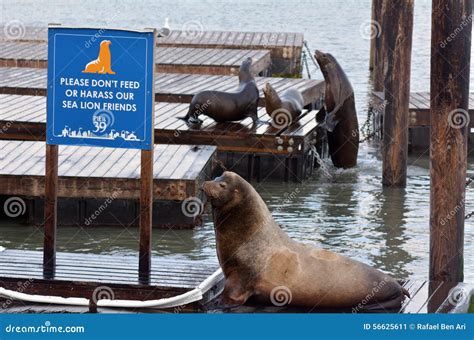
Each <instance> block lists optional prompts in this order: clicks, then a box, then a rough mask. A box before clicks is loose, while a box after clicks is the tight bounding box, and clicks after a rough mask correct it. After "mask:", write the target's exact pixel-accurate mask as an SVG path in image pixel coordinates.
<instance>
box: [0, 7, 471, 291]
mask: <svg viewBox="0 0 474 340" xmlns="http://www.w3.org/2000/svg"><path fill="white" fill-rule="evenodd" d="M0 4H1V5H0V8H1V11H0V12H1V13H0V21H1V22H8V21H9V20H20V21H22V22H24V23H25V24H26V25H28V24H47V23H48V22H60V23H63V24H71V25H90V26H101V25H107V26H112V27H114V26H117V27H135V28H137V27H160V26H162V25H163V23H164V21H165V18H169V21H170V24H171V28H177V29H180V28H182V27H183V25H185V24H186V23H188V22H190V21H197V22H199V23H200V25H202V27H203V28H204V29H205V30H212V29H216V30H236V31H239V30H247V31H298V32H304V35H305V39H306V40H307V41H308V44H309V46H310V47H311V48H312V49H316V48H318V49H321V50H323V51H328V52H331V53H332V54H333V55H334V56H335V57H336V58H337V59H338V60H339V61H340V63H341V65H342V66H343V68H344V69H345V70H346V72H347V74H348V76H349V78H350V80H351V81H352V83H353V86H354V88H355V91H356V101H357V109H358V114H359V122H360V123H362V122H363V121H364V119H365V116H366V112H367V102H368V91H369V90H370V81H369V71H368V62H369V40H367V39H366V37H365V36H364V34H361V30H362V31H363V29H364V27H366V26H367V23H368V21H369V20H370V12H371V10H370V7H371V2H370V0H360V1H359V0H352V1H348V0H345V1H344V0H319V1H307V0H306V1H264V0H262V1H258V2H256V1H202V0H201V1H177V0H174V1H173V0H162V1H123V0H122V1H106V2H103V1H101V2H98V1H91V0H82V1H77V0H74V1H47V2H45V1H24V0H14V1H10V0H2V1H0ZM104 13H107V14H104ZM430 15H431V1H429V0H417V1H416V4H415V25H414V26H415V27H414V36H413V52H412V54H413V57H412V80H411V89H412V91H428V90H429V71H430V70H429V52H430V29H431V27H430V20H431V19H430ZM473 46H474V45H473ZM473 65H474V63H472V65H471V79H472V78H473V77H472V75H473V74H474V66H473ZM312 73H313V77H317V78H321V77H322V75H321V74H320V73H319V71H318V70H316V69H315V68H314V67H313V68H312ZM473 85H474V84H473V82H471V91H474V86H473ZM409 163H410V166H409V168H408V174H409V178H408V185H407V188H406V189H405V190H402V189H384V188H382V185H381V166H382V163H381V160H380V158H379V156H378V152H377V148H376V147H374V146H371V145H367V144H364V145H362V148H361V150H360V153H359V165H358V167H357V168H356V169H352V170H348V171H340V170H337V169H334V168H333V167H332V166H331V165H329V164H328V167H329V170H330V173H331V175H332V177H333V180H332V181H330V180H328V179H327V178H326V177H325V176H324V175H323V174H320V173H317V174H315V175H314V176H313V178H311V179H310V180H309V181H307V182H305V183H304V184H292V183H291V184H280V183H278V184H275V183H254V185H255V187H256V188H257V190H258V191H259V193H260V194H261V195H262V197H263V198H264V200H265V201H266V202H267V204H268V206H269V208H270V210H272V211H274V216H275V218H276V220H277V221H278V223H280V224H281V225H282V226H283V228H284V229H285V230H286V231H287V232H288V233H289V234H290V235H291V236H292V237H294V238H295V239H298V240H300V241H304V242H308V243H312V244H314V245H316V246H318V247H322V248H325V249H329V250H333V251H337V252H340V253H342V254H345V255H348V256H350V257H352V258H356V259H359V260H361V261H364V262H366V263H368V264H372V265H375V266H377V267H379V268H381V269H383V270H386V271H388V272H391V273H393V274H394V275H395V276H397V277H401V278H402V277H412V278H415V279H426V278H427V277H428V252H429V173H428V166H429V160H428V155H417V156H411V157H410V160H409ZM473 164H474V163H473V161H472V159H470V161H469V165H468V167H469V169H470V170H471V171H472V170H474V166H473ZM473 185H474V184H472V185H471V186H473ZM466 196H467V198H466V202H467V203H466V212H470V211H472V210H474V187H472V188H471V189H468V190H467V192H466ZM287 197H288V198H287ZM206 220H207V222H206V223H205V225H204V226H202V227H200V228H197V229H195V230H193V231H172V230H168V231H162V230H154V234H153V241H154V243H153V244H154V245H153V249H154V253H155V254H156V255H161V256H169V257H175V258H176V257H181V258H191V259H196V260H201V259H215V239H214V231H213V226H212V222H210V218H209V216H208V217H207V219H206ZM473 221H474V219H472V220H467V221H466V227H465V228H466V233H465V249H464V252H465V281H467V282H473V281H474V258H473V252H474V245H473V243H472V240H473V238H474V231H473ZM0 235H1V237H0V245H2V246H5V247H12V248H13V247H15V248H24V249H38V250H39V249H41V247H42V232H41V230H39V229H37V228H35V227H23V226H17V225H10V224H9V225H6V226H5V225H2V227H1V230H0ZM137 247H138V243H137V230H136V229H123V230H119V229H112V228H105V227H104V228H94V229H92V228H88V229H78V228H64V227H63V228H60V229H59V235H58V248H59V249H60V250H67V251H77V252H95V253H109V254H136V253H137Z"/></svg>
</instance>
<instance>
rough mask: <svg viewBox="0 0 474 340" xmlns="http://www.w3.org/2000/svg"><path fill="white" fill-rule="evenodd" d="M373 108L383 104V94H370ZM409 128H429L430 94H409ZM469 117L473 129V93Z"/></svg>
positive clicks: (470, 95) (473, 94) (472, 94)
mask: <svg viewBox="0 0 474 340" xmlns="http://www.w3.org/2000/svg"><path fill="white" fill-rule="evenodd" d="M372 98H373V103H374V104H375V106H381V105H383V102H384V94H383V92H373V93H372ZM409 110H410V113H409V126H410V127H427V126H428V127H429V126H430V93H429V92H412V93H410V104H409ZM469 116H470V124H469V126H470V127H474V93H470V94H469Z"/></svg>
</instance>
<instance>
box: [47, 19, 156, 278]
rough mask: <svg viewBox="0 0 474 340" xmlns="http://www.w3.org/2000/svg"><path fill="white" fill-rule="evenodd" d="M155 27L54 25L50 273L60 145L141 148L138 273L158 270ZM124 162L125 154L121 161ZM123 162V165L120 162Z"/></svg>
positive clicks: (49, 155) (49, 167)
mask: <svg viewBox="0 0 474 340" xmlns="http://www.w3.org/2000/svg"><path fill="white" fill-rule="evenodd" d="M155 37H156V32H155V30H154V29H147V30H141V31H129V30H119V29H104V28H101V29H92V28H72V27H62V26H50V27H49V29H48V101H47V103H48V106H47V133H46V143H47V145H46V173H45V176H46V183H45V239H44V258H43V272H44V276H45V277H47V278H52V277H54V273H55V259H56V230H57V226H56V225H57V204H58V203H57V196H58V194H57V193H58V145H61V144H65V145H79V146H82V145H83V146H100V147H111V148H127V149H141V196H140V254H139V255H140V256H139V266H138V267H139V277H140V279H141V280H142V279H143V280H144V281H148V280H149V277H150V270H151V226H152V204H153V150H154V139H153V135H154V129H153V126H154V125H153V124H154V107H155V104H154V102H155V100H154V99H155V98H154V97H155V91H154V84H155V83H154V75H155V43H156V40H155ZM118 162H120V160H119V161H118ZM117 165H118V166H121V164H117Z"/></svg>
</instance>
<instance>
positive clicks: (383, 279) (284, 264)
mask: <svg viewBox="0 0 474 340" xmlns="http://www.w3.org/2000/svg"><path fill="white" fill-rule="evenodd" d="M203 190H204V192H205V193H206V196H207V198H208V201H209V202H210V203H211V205H212V212H213V219H214V228H215V233H216V244H217V256H218V258H219V263H220V265H221V267H222V270H223V272H224V276H225V278H226V282H225V288H224V291H223V293H222V295H221V302H222V303H223V304H225V305H230V306H232V305H240V304H244V303H245V302H246V301H247V300H248V299H249V298H250V297H252V299H253V300H256V301H258V302H261V303H265V304H268V303H270V302H271V303H273V304H274V305H279V306H281V305H283V304H282V300H286V301H283V302H286V303H285V304H288V305H294V306H309V307H331V308H336V307H341V308H342V307H352V308H358V309H357V310H359V309H360V310H363V309H364V310H365V309H373V308H379V309H380V308H397V307H398V308H399V307H400V305H401V302H402V301H403V299H404V296H405V295H408V292H407V291H406V290H405V289H404V288H402V287H401V286H400V284H399V283H398V282H397V281H395V280H394V279H393V278H391V277H390V276H388V275H386V274H384V273H382V272H381V271H379V270H377V269H375V268H372V267H370V266H368V265H365V264H363V263H361V262H358V261H355V260H352V259H349V258H347V257H344V256H341V255H338V254H335V253H332V252H330V251H327V250H322V249H316V248H314V247H312V246H310V245H305V244H302V243H299V242H296V241H294V240H292V239H291V238H290V237H288V235H287V234H286V233H285V232H284V231H283V230H282V229H281V228H280V227H279V226H278V225H277V224H276V223H275V221H274V219H273V217H272V215H271V213H270V211H269V210H268V208H267V206H266V204H265V202H264V201H263V199H262V198H261V197H260V195H259V194H258V193H257V192H256V191H255V189H254V188H253V187H252V186H251V185H250V184H249V183H248V182H246V181H245V180H244V179H243V178H242V177H240V176H239V175H237V174H235V173H233V172H229V171H225V172H224V173H223V175H222V176H220V177H218V178H216V179H215V180H214V181H207V182H205V183H204V185H203ZM282 295H283V299H282ZM362 307H363V308H362Z"/></svg>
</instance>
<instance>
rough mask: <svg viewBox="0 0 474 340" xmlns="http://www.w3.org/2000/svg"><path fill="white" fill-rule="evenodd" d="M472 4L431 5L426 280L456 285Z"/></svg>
mask: <svg viewBox="0 0 474 340" xmlns="http://www.w3.org/2000/svg"><path fill="white" fill-rule="evenodd" d="M471 1H472V0H433V5H432V12H433V13H432V18H431V22H432V34H431V113H430V118H431V132H430V134H431V138H430V144H431V145H430V146H431V147H430V178H431V187H430V189H431V195H430V275H429V277H430V280H437V281H462V280H463V251H464V247H463V246H464V198H465V196H464V195H465V183H466V167H467V134H468V129H469V115H468V113H467V112H468V101H469V67H470V58H471V30H472V3H471Z"/></svg>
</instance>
